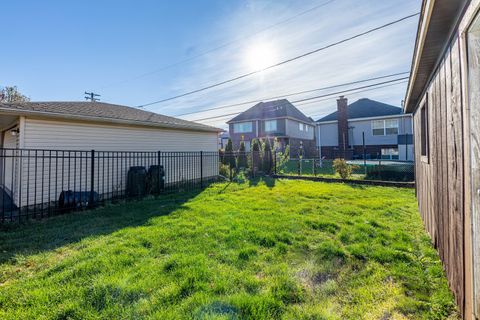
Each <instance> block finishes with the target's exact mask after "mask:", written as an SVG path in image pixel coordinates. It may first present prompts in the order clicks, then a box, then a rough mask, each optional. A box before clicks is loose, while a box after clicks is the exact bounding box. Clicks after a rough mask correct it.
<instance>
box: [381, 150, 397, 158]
mask: <svg viewBox="0 0 480 320" xmlns="http://www.w3.org/2000/svg"><path fill="white" fill-rule="evenodd" d="M382 159H389V160H398V148H382Z"/></svg>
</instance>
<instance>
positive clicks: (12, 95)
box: [0, 86, 30, 103]
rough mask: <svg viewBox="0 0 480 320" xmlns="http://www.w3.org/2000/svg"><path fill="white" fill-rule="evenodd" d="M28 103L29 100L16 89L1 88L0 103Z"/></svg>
mask: <svg viewBox="0 0 480 320" xmlns="http://www.w3.org/2000/svg"><path fill="white" fill-rule="evenodd" d="M25 101H30V98H28V97H27V96H25V95H23V94H21V93H20V92H19V91H18V89H17V87H15V86H13V87H3V88H2V90H1V91H0V102H7V103H12V102H25Z"/></svg>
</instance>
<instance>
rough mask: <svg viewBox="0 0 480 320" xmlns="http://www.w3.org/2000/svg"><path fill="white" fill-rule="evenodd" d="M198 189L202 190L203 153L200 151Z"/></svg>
mask: <svg viewBox="0 0 480 320" xmlns="http://www.w3.org/2000/svg"><path fill="white" fill-rule="evenodd" d="M200 188H203V151H200Z"/></svg>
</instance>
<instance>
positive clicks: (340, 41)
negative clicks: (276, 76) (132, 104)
mask: <svg viewBox="0 0 480 320" xmlns="http://www.w3.org/2000/svg"><path fill="white" fill-rule="evenodd" d="M419 14H420V13H419V12H417V13H414V14H410V15H408V16H405V17H403V18H400V19H397V20H394V21H391V22H389V23H386V24H384V25H381V26H379V27H375V28H373V29H369V30H367V31H364V32H361V33H357V34H355V35H353V36H350V37H348V38H344V39H342V40H339V41H336V42H333V43H331V44H328V45H325V46H323V47H320V48H318V49H315V50H312V51H309V52H306V53H303V54H301V55H298V56H295V57H293V58H290V59H287V60H283V61H281V62H278V63H276V64H273V65H270V66H268V67H265V68H263V69H260V70H256V71H252V72H248V73H245V74H242V75H240V76H237V77H234V78H231V79H228V80H224V81H221V82H218V83H215V84H212V85H209V86H206V87H203V88H200V89H196V90H192V91H188V92H185V93H182V94H179V95H176V96H173V97H170V98H165V99H161V100H157V101H153V102H149V103H145V104H143V105H139V106H137V107H138V108H144V107H147V106H151V105H154V104H158V103H163V102H166V101H171V100H175V99H178V98H182V97H185V96H189V95H192V94H194V93H198V92H201V91H205V90H208V89H212V88H215V87H218V86H221V85H224V84H227V83H230V82H234V81H237V80H240V79H243V78H246V77H249V76H252V75H254V74H257V73H260V72H263V71H266V70H270V69H273V68H276V67H279V66H282V65H284V64H287V63H290V62H292V61H295V60H298V59H301V58H305V57H307V56H310V55H312V54H314V53H317V52H320V51H323V50H326V49H329V48H332V47H334V46H337V45H340V44H342V43H345V42H348V41H351V40H354V39H356V38H359V37H362V36H364V35H367V34H369V33H372V32H375V31H378V30H380V29H384V28H387V27H389V26H391V25H394V24H397V23H400V22H402V21H405V20H407V19H410V18H413V17H415V16H417V15H419Z"/></svg>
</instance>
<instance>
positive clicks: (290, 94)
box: [174, 71, 410, 117]
mask: <svg viewBox="0 0 480 320" xmlns="http://www.w3.org/2000/svg"><path fill="white" fill-rule="evenodd" d="M408 73H410V72H409V71H406V72H399V73H392V74H389V75H385V76H380V77H374V78H369V79H364V80H357V81H352V82H346V83H342V84H337V85H332V86H328V87H322V88H317V89H311V90H304V91H298V92H293V93H288V94H284V95H281V96H275V97H268V98H259V99H256V100H250V101H245V102H239V103H234V104H229V105H224V106H219V107H213V108H208V109H202V110H199V111H192V112H187V113H182V114H178V115H174V117H182V116H187V115H191V114H196V113H203V112H207V111H212V110H218V109H226V108H231V107H238V106H242V105H245V104H252V103H258V102H259V101H263V100H274V99H279V98H286V97H291V96H296V95H300V94H305V93H310V92H315V91H322V90H328V89H334V88H338V87H344V86H349V85H352V84H357V83H362V82H369V81H373V80H379V79H384V78H390V77H395V76H400V75H403V74H408Z"/></svg>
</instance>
